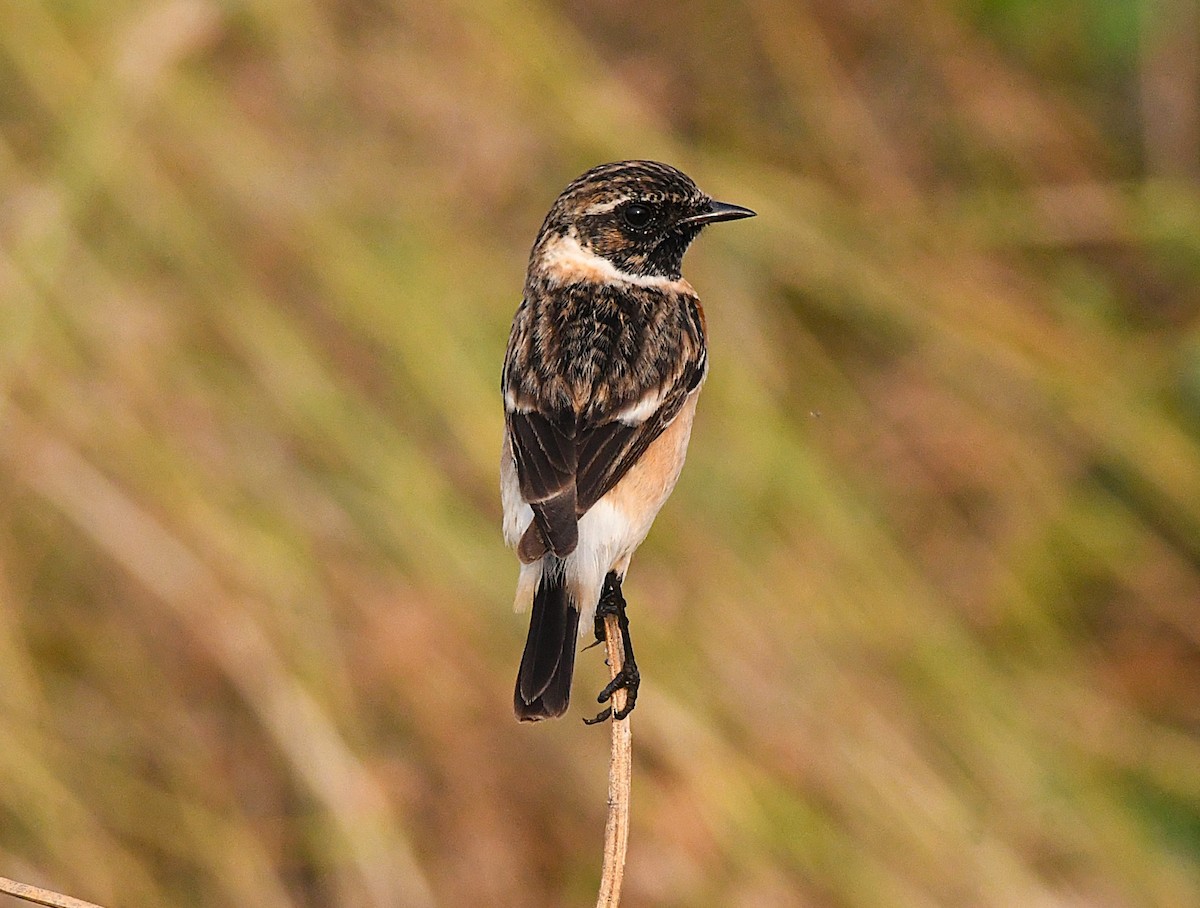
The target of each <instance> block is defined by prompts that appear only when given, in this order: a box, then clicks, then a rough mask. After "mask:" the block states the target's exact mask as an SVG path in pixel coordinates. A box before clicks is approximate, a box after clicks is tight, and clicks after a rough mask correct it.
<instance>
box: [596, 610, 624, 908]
mask: <svg viewBox="0 0 1200 908" xmlns="http://www.w3.org/2000/svg"><path fill="white" fill-rule="evenodd" d="M604 647H605V649H606V651H607V653H608V667H609V671H610V672H611V673H612V677H614V678H615V677H616V676H617V673H618V672H619V671H620V670H621V669H622V668H623V667H624V665H625V660H624V652H625V650H624V640H623V639H622V634H621V628H620V626H619V625H618V623H617V616H616V615H606V616H605V617H604ZM625 698H626V692H625V690H624V689H623V688H619V689H617V690H616V691H615V692H614V693H613V698H612V709H613V715H617V714H619V713H620V712H621V710H623V709H624V708H625ZM629 719H630V717H629V716H626V717H625V718H624V719H621V720H617V719H613V721H612V723H611V724H612V751H611V753H610V754H609V761H608V820H607V821H606V822H605V824H604V868H603V870H602V871H601V873H600V896H599V898H597V899H596V908H616V906H617V905H619V904H620V903H621V882H622V880H623V879H624V878H625V849H626V846H627V845H628V844H629V792H630V788H631V785H632V781H633V743H632V742H633V737H632V733H631V731H630V728H629Z"/></svg>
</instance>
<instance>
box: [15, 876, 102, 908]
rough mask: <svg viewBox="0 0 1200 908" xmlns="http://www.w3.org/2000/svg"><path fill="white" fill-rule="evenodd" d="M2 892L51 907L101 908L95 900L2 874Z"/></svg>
mask: <svg viewBox="0 0 1200 908" xmlns="http://www.w3.org/2000/svg"><path fill="white" fill-rule="evenodd" d="M0 892H3V893H4V894H5V895H12V896H16V897H17V898H19V899H24V900H25V901H27V902H33V903H35V904H38V905H49V906H50V908H100V906H99V905H97V904H96V903H95V902H85V901H84V900H83V899H77V898H74V897H73V896H69V895H63V894H62V893H61V892H51V891H50V890H49V889H39V888H38V887H37V886H30V885H29V884H28V883H18V882H17V881H16V880H10V879H8V878H7V877H2V876H0Z"/></svg>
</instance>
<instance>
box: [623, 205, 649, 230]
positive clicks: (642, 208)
mask: <svg viewBox="0 0 1200 908" xmlns="http://www.w3.org/2000/svg"><path fill="white" fill-rule="evenodd" d="M621 216H622V217H623V218H624V219H625V223H626V224H628V225H629V226H630V227H632V228H633V229H634V230H644V229H645V228H647V227H649V226H650V224H651V222H653V220H654V209H653V208H651V207H650V206H649V205H643V204H641V203H640V202H634V203H633V204H632V205H626V206H625V207H624V208H623V209H622V210H621Z"/></svg>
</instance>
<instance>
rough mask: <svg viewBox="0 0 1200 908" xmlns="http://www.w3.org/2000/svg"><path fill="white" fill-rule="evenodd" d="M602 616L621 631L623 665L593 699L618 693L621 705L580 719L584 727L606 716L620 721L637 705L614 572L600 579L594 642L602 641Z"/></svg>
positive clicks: (630, 645) (635, 670) (622, 600)
mask: <svg viewBox="0 0 1200 908" xmlns="http://www.w3.org/2000/svg"><path fill="white" fill-rule="evenodd" d="M606 615H616V617H617V626H618V627H620V628H621V639H622V642H623V644H624V646H623V649H624V651H625V653H624V655H625V659H624V663H623V664H622V666H621V670H620V671H619V672H617V674H616V676H615V677H614V678H613V679H612V680H611V681H610V682H608V684H606V685H605V687H604V690H602V691H600V695H599V696H598V697H597V698H596V701H597V702H598V703H607V702H608V701H609V700H611V699H612V695H613V694H614V693H616V692H617V691H619V690H622V689H624V691H625V706H624V708H623V709H621V710H619V711H617V712H616V713H615V714H614V713H613V709H612V707H611V706H610V707H607V708H606V709H604V710H603V711H601V712H600V713H598V714H597V715H596V716H595V717H594V718H592V719H584V720H583V721H584V724H586V725H595V724H596V723H597V722H603V721H604V720H605V719H607V718H608V717H609V716H612V717H613V718H614V719H624V718H625V717H626V716H628V715H629V714H630V713H631V712H633V707H634V706H635V705H636V703H637V694H638V686H639V685H640V684H641V680H642V677H641V674H640V673H639V672H638V667H637V660H636V659H634V657H633V641H632V640H631V639H630V638H629V617H628V616H627V615H626V614H625V596H624V595H623V594H622V593H621V578H620V577H618V576H617V575H616V573H615V572H613V571H609V573H608V576H607V577H605V578H604V589H603V591H602V592H601V593H600V602H599V603H598V604H597V606H596V628H595V632H596V642H597V643H600V642H602V641H603V640H604V639H605V631H604V618H605V616H606Z"/></svg>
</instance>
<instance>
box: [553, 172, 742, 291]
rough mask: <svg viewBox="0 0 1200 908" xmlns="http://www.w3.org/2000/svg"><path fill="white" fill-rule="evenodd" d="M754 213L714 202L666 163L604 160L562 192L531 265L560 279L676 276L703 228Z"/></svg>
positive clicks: (671, 277)
mask: <svg viewBox="0 0 1200 908" xmlns="http://www.w3.org/2000/svg"><path fill="white" fill-rule="evenodd" d="M753 216H754V212H753V211H751V210H750V209H749V208H742V207H741V206H738V205H729V204H726V203H725V202H717V201H714V200H713V199H712V198H710V197H709V196H707V195H706V194H705V193H703V192H701V191H700V189H699V188H698V187H697V186H696V184H695V183H693V182H692V180H691V179H690V178H689V177H688V176H687V175H686V174H684V173H682V172H680V171H679V170H676V169H675V168H674V167H671V166H669V165H667V164H660V163H658V162H657V161H618V162H616V163H613V164H601V165H600V166H598V167H593V168H592V169H591V170H589V171H588V172H587V173H585V174H583V175H582V176H580V177H578V178H577V179H575V180H573V181H572V182H571V183H570V185H568V186H567V188H566V189H564V190H563V191H562V194H561V195H559V197H558V199H557V200H556V201H555V203H554V206H553V207H552V208H551V209H550V213H549V214H547V215H546V220H545V221H544V222H543V224H542V229H541V232H540V233H539V234H538V239H537V242H536V243H535V244H534V247H533V254H532V257H531V260H530V267H531V269H537V270H538V271H541V272H545V273H547V276H551V277H553V276H555V275H557V276H558V278H559V279H560V280H565V279H588V278H589V277H590V278H592V279H604V278H606V277H611V275H612V274H613V273H615V274H617V275H624V276H627V277H634V278H644V279H655V278H665V279H667V280H676V279H678V278H679V276H680V269H681V267H682V265H683V254H684V253H685V252H686V251H687V248H688V246H689V245H691V242H692V240H694V239H695V238H696V236H697V235H698V234H699V233H700V231H701V230H702V229H703V228H704V227H705V225H707V224H712V223H714V222H717V221H732V220H737V219H738V218H748V217H753ZM589 270H590V271H591V272H594V273H592V274H589Z"/></svg>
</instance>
